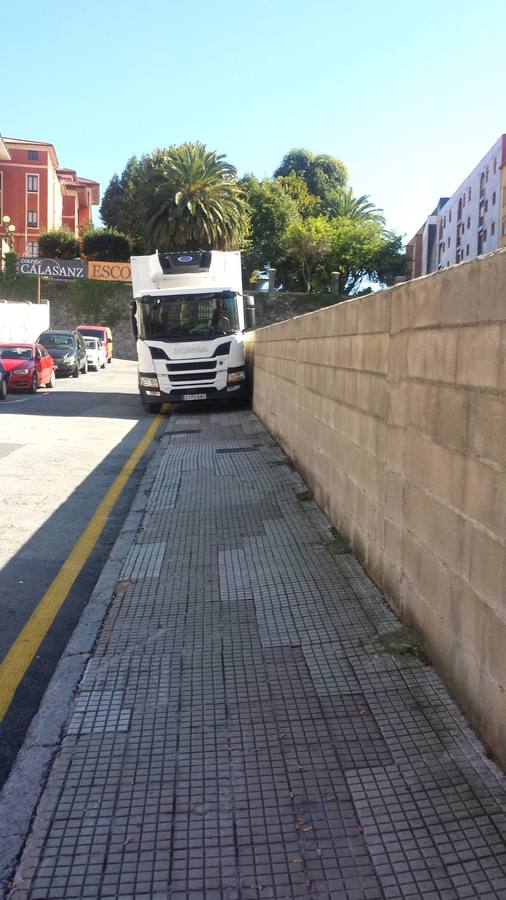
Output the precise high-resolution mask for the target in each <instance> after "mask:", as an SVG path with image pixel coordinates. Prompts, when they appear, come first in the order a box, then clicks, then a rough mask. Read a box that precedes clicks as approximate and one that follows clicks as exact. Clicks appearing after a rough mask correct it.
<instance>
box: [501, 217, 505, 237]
mask: <svg viewBox="0 0 506 900" xmlns="http://www.w3.org/2000/svg"><path fill="white" fill-rule="evenodd" d="M502 233H503V234H504V235H506V219H503V220H502Z"/></svg>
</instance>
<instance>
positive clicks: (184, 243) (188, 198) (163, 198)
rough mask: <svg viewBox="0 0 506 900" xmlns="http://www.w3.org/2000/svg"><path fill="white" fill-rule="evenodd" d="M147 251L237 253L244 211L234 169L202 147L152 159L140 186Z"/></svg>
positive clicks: (171, 151) (189, 146) (244, 223)
mask: <svg viewBox="0 0 506 900" xmlns="http://www.w3.org/2000/svg"><path fill="white" fill-rule="evenodd" d="M142 193H143V199H144V204H145V209H146V230H145V233H146V240H147V244H148V248H149V249H151V250H154V249H156V248H158V249H175V250H196V249H204V250H205V249H214V250H229V249H237V248H239V247H240V246H241V243H242V241H243V239H244V236H245V234H246V230H247V227H248V212H247V206H246V203H245V200H244V197H243V194H242V192H241V190H240V188H239V185H238V183H237V176H236V170H235V168H234V167H233V166H232V165H230V163H227V162H225V157H224V155H223V154H217V153H215V152H212V151H208V150H207V149H206V147H205V145H204V144H201V143H196V144H189V143H187V144H182V145H181V146H179V147H175V146H174V147H170V148H169V149H168V150H166V151H162V154H161V156H159V157H158V159H157V158H156V157H155V158H153V157H152V158H151V160H150V161H149V162H148V165H147V167H146V172H145V178H144V181H143V185H142Z"/></svg>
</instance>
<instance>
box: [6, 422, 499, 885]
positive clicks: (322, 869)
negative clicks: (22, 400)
mask: <svg viewBox="0 0 506 900" xmlns="http://www.w3.org/2000/svg"><path fill="white" fill-rule="evenodd" d="M159 453H160V455H159V459H160V468H159V472H158V475H157V477H156V479H155V482H154V485H153V487H152V490H151V493H150V496H149V500H148V504H147V508H146V511H145V514H144V517H143V521H142V526H141V529H140V531H139V533H138V535H137V539H136V542H135V543H134V544H133V546H132V548H131V551H130V554H129V556H128V558H127V560H126V562H125V565H124V569H123V572H122V576H121V578H122V583H121V584H120V585H119V590H118V592H117V594H116V596H115V599H114V600H113V603H112V606H111V608H110V611H109V614H108V617H107V619H106V622H105V623H104V627H103V629H102V631H101V633H100V636H99V639H98V642H97V646H96V652H95V654H94V656H93V658H92V659H91V661H90V663H89V665H88V667H87V669H86V672H85V675H84V678H83V681H82V683H81V686H80V690H79V694H78V697H77V699H76V703H75V706H74V711H73V715H72V718H71V720H70V721H69V723H68V726H67V731H66V735H65V737H64V739H63V742H62V745H61V750H60V753H59V755H58V756H57V758H56V760H55V762H54V766H53V769H52V773H51V775H50V778H49V781H48V784H47V787H46V789H45V792H44V794H43V797H42V800H41V802H40V804H39V808H38V813H37V816H36V819H35V821H34V825H33V829H32V833H31V835H30V837H29V839H28V842H27V845H26V847H25V851H24V854H23V858H22V861H21V863H20V865H19V868H18V871H17V873H16V877H15V882H14V887H13V889H12V891H11V894H10V896H11V898H16V900H21V898H32V900H42V898H46V900H58V898H63V900H71V898H85V897H86V898H104V900H105V898H110V900H112V898H117V900H119V898H121V900H127V898H131V900H134V898H135V900H167V898H171V900H200V898H208V900H239V898H241V900H242V898H244V900H246V898H261V900H267V898H275V900H284V898H287V900H288V898H290V900H291V898H295V897H297V898H298V897H304V898H313V897H314V898H328V900H330V898H333V900H338V898H339V900H341V898H343V900H345V898H346V900H379V898H400V897H407V898H423V900H432V898H434V900H442V898H448V900H450V898H454V900H461V898H476V897H479V898H481V900H487V898H506V815H505V812H506V789H505V788H506V781H505V779H504V778H503V777H502V776H501V775H500V774H499V773H498V771H497V770H496V769H495V767H494V766H493V765H492V764H491V763H490V762H489V761H488V760H487V759H486V758H485V757H484V755H483V753H482V750H481V748H480V745H479V743H478V741H477V740H476V739H475V737H474V736H473V734H472V732H471V731H470V730H469V729H468V728H467V727H466V724H465V722H464V721H463V719H462V717H461V716H460V714H459V712H458V710H457V709H456V708H455V706H454V705H453V704H452V702H451V701H450V700H449V698H448V695H447V693H446V692H445V690H444V688H443V687H442V685H441V683H440V682H439V680H438V679H437V677H436V676H435V674H434V672H433V671H432V670H431V668H430V667H428V666H426V665H424V664H423V663H422V662H421V661H420V659H419V658H418V656H417V655H416V653H412V652H408V653H404V654H395V653H394V654H390V653H387V652H386V649H385V647H386V646H388V647H390V646H391V644H392V645H393V644H395V634H394V636H393V637H392V638H390V637H387V638H385V635H387V636H389V635H390V633H396V632H397V631H398V628H399V626H398V623H397V621H396V619H395V618H394V617H393V615H392V614H391V613H390V612H389V611H388V610H387V608H386V607H385V606H384V604H383V603H382V600H381V597H380V596H379V594H378V592H377V591H376V590H375V588H374V586H373V585H372V584H371V582H370V581H369V579H368V578H367V577H366V576H365V575H364V573H363V571H362V569H361V568H360V566H359V565H358V563H357V562H356V561H355V559H354V558H353V556H351V555H350V554H349V553H346V552H343V548H342V546H340V545H339V542H338V541H337V542H336V541H335V540H334V539H333V534H332V532H331V530H330V527H329V524H328V522H327V521H326V520H325V518H324V517H323V515H322V514H321V513H320V511H319V510H318V508H317V507H316V505H315V504H314V503H313V502H312V501H311V498H310V496H309V495H308V492H307V488H306V486H305V485H304V483H303V482H302V480H301V479H300V478H299V476H298V475H297V474H296V473H295V472H294V471H293V470H292V469H291V467H290V466H289V464H288V461H287V460H286V458H285V457H284V455H283V454H282V452H281V451H280V450H279V448H278V447H277V446H276V445H275V444H274V443H273V441H272V440H271V438H270V437H269V435H268V434H267V433H266V432H265V431H264V429H263V428H262V426H261V424H260V422H259V421H258V419H256V418H255V416H254V415H253V414H252V413H250V412H246V411H245V412H230V413H229V412H222V413H215V412H214V413H202V414H195V411H194V410H192V415H187V414H180V415H177V416H173V417H172V418H171V419H170V420H168V430H167V434H166V436H165V437H164V438H163V439H162V446H161V450H160V451H159Z"/></svg>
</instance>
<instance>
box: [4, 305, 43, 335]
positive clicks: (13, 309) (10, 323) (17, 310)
mask: <svg viewBox="0 0 506 900" xmlns="http://www.w3.org/2000/svg"><path fill="white" fill-rule="evenodd" d="M46 328H49V303H48V301H47V300H45V301H43V302H42V303H40V304H34V303H17V302H14V301H10V300H9V301H7V300H0V341H29V342H32V341H35V339H36V338H37V337H38V336H39V334H40V333H41V331H45V329H46Z"/></svg>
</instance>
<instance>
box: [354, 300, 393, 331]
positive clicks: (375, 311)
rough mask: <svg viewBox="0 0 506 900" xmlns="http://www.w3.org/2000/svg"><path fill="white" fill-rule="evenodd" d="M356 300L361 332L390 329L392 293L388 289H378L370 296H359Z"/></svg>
mask: <svg viewBox="0 0 506 900" xmlns="http://www.w3.org/2000/svg"><path fill="white" fill-rule="evenodd" d="M355 302H356V304H357V308H358V322H357V330H358V332H359V333H361V334H371V333H372V332H380V331H384V332H389V331H390V303H391V295H390V294H389V292H388V291H378V292H377V293H374V294H373V295H372V296H369V297H359V298H357V300H356V301H355Z"/></svg>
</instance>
